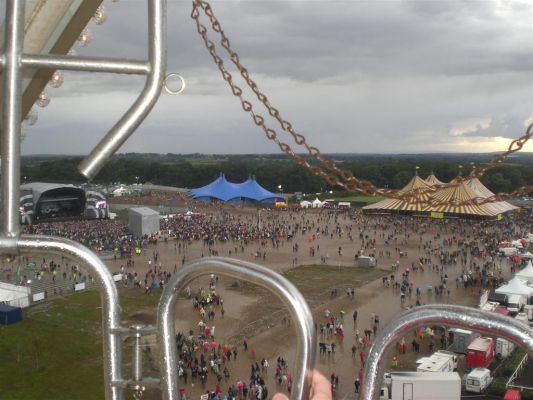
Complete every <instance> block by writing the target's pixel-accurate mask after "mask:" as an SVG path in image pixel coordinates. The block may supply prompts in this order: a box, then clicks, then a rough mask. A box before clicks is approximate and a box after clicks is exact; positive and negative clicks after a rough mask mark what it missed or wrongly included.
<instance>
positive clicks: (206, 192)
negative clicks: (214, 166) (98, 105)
mask: <svg viewBox="0 0 533 400" xmlns="http://www.w3.org/2000/svg"><path fill="white" fill-rule="evenodd" d="M189 195H190V196H191V197H192V198H193V199H195V200H203V201H211V200H213V199H216V200H221V201H231V202H239V201H259V202H265V203H274V202H275V201H276V200H281V201H283V200H284V198H283V196H282V195H279V194H276V193H272V192H269V191H268V190H266V189H265V188H264V187H262V186H261V185H260V184H259V183H257V181H256V180H255V178H252V177H250V178H248V179H247V180H246V181H245V182H243V183H232V182H228V181H227V180H226V177H225V176H224V174H220V176H219V177H218V178H217V179H215V180H214V181H213V182H211V183H210V184H208V185H206V186H203V187H201V188H197V189H192V190H191V191H190V192H189Z"/></svg>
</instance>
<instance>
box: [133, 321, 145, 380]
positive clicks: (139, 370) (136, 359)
mask: <svg viewBox="0 0 533 400" xmlns="http://www.w3.org/2000/svg"><path fill="white" fill-rule="evenodd" d="M137 328H142V326H141V325H136V326H132V330H133V332H134V336H133V338H134V340H135V341H134V343H133V355H132V362H131V370H132V373H131V375H132V379H133V380H134V381H135V382H139V381H140V380H142V378H143V358H142V351H141V336H142V334H141V333H140V332H135V330H136V329H137Z"/></svg>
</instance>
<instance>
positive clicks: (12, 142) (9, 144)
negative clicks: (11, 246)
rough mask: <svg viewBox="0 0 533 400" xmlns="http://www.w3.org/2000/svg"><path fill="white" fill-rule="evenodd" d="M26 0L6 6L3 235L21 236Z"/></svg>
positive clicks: (14, 1) (3, 109) (3, 110)
mask: <svg viewBox="0 0 533 400" xmlns="http://www.w3.org/2000/svg"><path fill="white" fill-rule="evenodd" d="M24 6H25V0H12V1H8V2H7V3H6V29H5V42H4V48H5V51H4V60H5V68H4V71H3V73H2V75H3V78H4V79H3V85H4V88H3V90H4V98H3V104H2V115H3V121H2V138H1V139H2V146H1V147H2V149H1V152H0V154H1V157H2V214H3V215H2V216H3V220H2V232H1V233H2V235H5V236H7V237H17V236H18V234H19V233H20V223H19V218H20V216H19V202H20V119H21V107H22V69H21V66H20V56H21V54H22V47H23V44H24V8H25V7H24Z"/></svg>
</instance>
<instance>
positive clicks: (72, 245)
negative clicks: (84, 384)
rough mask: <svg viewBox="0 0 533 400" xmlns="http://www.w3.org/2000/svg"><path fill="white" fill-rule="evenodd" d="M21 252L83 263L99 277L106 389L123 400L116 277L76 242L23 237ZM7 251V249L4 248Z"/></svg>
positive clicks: (116, 399) (109, 398)
mask: <svg viewBox="0 0 533 400" xmlns="http://www.w3.org/2000/svg"><path fill="white" fill-rule="evenodd" d="M17 245H18V248H19V249H20V252H21V253H24V254H34V255H39V256H42V255H43V254H56V255H60V256H65V257H69V258H71V259H73V260H76V262H79V263H80V264H83V265H84V266H85V267H86V268H87V269H88V270H89V273H91V274H92V275H94V276H95V279H96V283H97V285H98V288H99V291H100V296H101V298H102V335H103V351H104V352H103V360H104V390H105V398H106V400H122V399H123V396H124V391H123V389H122V388H120V387H113V386H112V382H115V381H122V347H121V341H120V334H117V333H113V332H114V330H115V329H117V328H119V327H120V314H121V309H120V303H119V298H118V292H117V287H116V285H115V282H114V281H113V276H112V275H111V273H110V272H109V269H108V268H107V267H106V266H105V264H104V263H103V262H102V261H101V260H100V258H99V257H98V256H97V255H96V254H95V253H93V252H92V251H90V250H89V249H87V248H86V247H84V246H82V245H81V244H79V243H76V242H74V241H72V240H68V239H63V238H56V237H51V236H38V235H21V236H20V239H19V240H18V243H17ZM2 250H3V249H2Z"/></svg>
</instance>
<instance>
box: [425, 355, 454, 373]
mask: <svg viewBox="0 0 533 400" xmlns="http://www.w3.org/2000/svg"><path fill="white" fill-rule="evenodd" d="M421 361H422V362H421V363H420V364H419V365H418V367H417V368H416V370H417V371H418V372H453V371H456V370H457V356H456V355H455V354H454V353H452V352H449V351H444V350H442V351H437V352H435V353H433V354H432V355H431V356H430V357H426V358H424V359H422V360H421Z"/></svg>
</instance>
